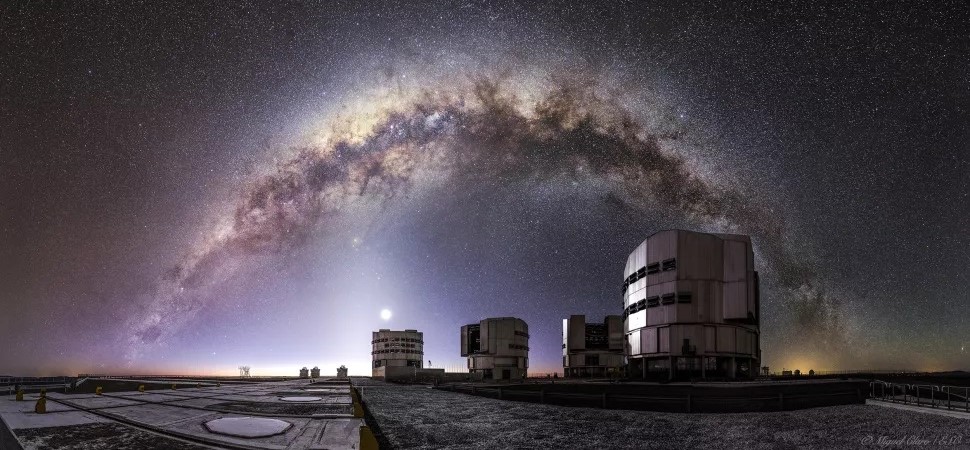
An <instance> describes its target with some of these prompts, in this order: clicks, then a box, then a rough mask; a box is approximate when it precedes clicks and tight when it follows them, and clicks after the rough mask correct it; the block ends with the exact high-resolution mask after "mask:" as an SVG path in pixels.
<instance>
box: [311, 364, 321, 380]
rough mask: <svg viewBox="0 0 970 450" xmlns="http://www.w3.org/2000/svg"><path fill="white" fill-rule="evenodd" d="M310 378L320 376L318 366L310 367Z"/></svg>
mask: <svg viewBox="0 0 970 450" xmlns="http://www.w3.org/2000/svg"><path fill="white" fill-rule="evenodd" d="M310 378H320V368H319V367H317V366H313V368H312V369H310Z"/></svg>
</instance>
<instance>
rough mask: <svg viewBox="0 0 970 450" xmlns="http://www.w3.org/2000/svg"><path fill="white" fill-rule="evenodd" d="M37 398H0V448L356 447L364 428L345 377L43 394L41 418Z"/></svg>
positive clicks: (33, 395) (11, 396)
mask: <svg viewBox="0 0 970 450" xmlns="http://www.w3.org/2000/svg"><path fill="white" fill-rule="evenodd" d="M97 382H98V380H88V381H87V383H94V384H97ZM148 383H156V384H157V383H158V381H157V380H154V381H151V382H149V381H145V384H148ZM156 387H157V386H156ZM38 398H39V395H38V394H29V395H26V396H25V397H24V401H19V402H18V401H16V400H15V396H14V395H5V396H3V397H0V448H3V449H7V448H24V449H34V448H55V449H58V448H64V449H66V448H71V449H75V448H80V449H83V448H132V449H135V448H137V449H197V448H232V449H252V448H269V449H324V448H326V449H356V448H361V438H360V436H361V427H362V426H364V425H365V424H364V419H363V418H362V417H355V415H354V403H353V396H352V393H351V385H350V382H349V380H347V379H339V380H338V379H331V380H315V381H311V380H292V381H279V382H252V383H240V384H222V385H217V384H216V383H215V382H212V383H202V384H201V385H200V387H192V388H182V387H179V388H177V389H174V390H173V389H168V390H149V391H146V392H139V391H129V392H111V393H108V392H105V393H104V394H103V395H97V394H89V393H84V394H71V393H69V394H64V393H54V392H51V393H48V394H47V408H46V409H47V412H46V413H43V414H38V413H36V412H34V407H35V404H36V402H37V399H38Z"/></svg>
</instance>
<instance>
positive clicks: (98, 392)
mask: <svg viewBox="0 0 970 450" xmlns="http://www.w3.org/2000/svg"><path fill="white" fill-rule="evenodd" d="M101 392H102V389H101V386H98V387H97V388H95V389H94V393H95V394H97V395H101Z"/></svg>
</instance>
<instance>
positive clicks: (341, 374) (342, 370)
mask: <svg viewBox="0 0 970 450" xmlns="http://www.w3.org/2000/svg"><path fill="white" fill-rule="evenodd" d="M337 378H347V367H345V366H343V365H341V366H340V367H338V368H337Z"/></svg>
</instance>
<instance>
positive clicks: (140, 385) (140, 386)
mask: <svg viewBox="0 0 970 450" xmlns="http://www.w3.org/2000/svg"><path fill="white" fill-rule="evenodd" d="M138 392H145V385H144V384H139V385H138Z"/></svg>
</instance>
